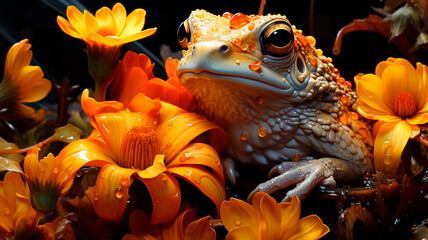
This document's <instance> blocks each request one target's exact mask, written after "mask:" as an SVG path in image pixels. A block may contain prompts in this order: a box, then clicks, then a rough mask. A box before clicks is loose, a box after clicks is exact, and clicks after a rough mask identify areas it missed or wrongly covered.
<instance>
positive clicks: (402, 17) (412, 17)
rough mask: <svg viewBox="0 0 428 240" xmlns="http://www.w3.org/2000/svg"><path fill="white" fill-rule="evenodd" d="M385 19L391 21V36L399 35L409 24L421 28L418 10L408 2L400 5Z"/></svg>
mask: <svg viewBox="0 0 428 240" xmlns="http://www.w3.org/2000/svg"><path fill="white" fill-rule="evenodd" d="M385 20H386V21H391V38H390V39H393V38H394V37H396V36H398V35H400V34H401V33H403V31H404V30H406V28H407V27H408V26H409V24H411V25H413V26H414V27H415V28H416V29H417V30H419V31H420V29H421V16H420V15H419V12H418V11H417V10H416V9H415V8H413V7H412V6H409V5H408V4H406V5H404V6H402V7H401V8H399V9H398V10H397V11H395V12H394V13H393V14H391V15H389V16H388V17H386V18H385Z"/></svg>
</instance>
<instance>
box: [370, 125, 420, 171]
mask: <svg viewBox="0 0 428 240" xmlns="http://www.w3.org/2000/svg"><path fill="white" fill-rule="evenodd" d="M411 132H412V128H411V127H410V125H409V124H408V123H407V122H406V121H405V120H402V121H399V122H395V123H388V122H382V123H381V125H380V126H379V129H378V131H377V135H376V138H375V143H374V166H375V170H376V171H380V172H383V173H384V174H386V175H387V176H389V177H391V176H394V174H395V173H396V172H397V170H398V167H399V165H400V162H401V154H402V152H403V150H404V147H405V146H406V144H407V141H408V140H409V137H410V134H411Z"/></svg>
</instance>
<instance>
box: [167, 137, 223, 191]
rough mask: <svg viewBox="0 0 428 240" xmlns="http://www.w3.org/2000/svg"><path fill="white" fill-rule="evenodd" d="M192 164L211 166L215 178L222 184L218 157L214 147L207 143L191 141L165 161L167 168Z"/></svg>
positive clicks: (221, 170)
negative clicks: (174, 155) (173, 156)
mask: <svg viewBox="0 0 428 240" xmlns="http://www.w3.org/2000/svg"><path fill="white" fill-rule="evenodd" d="M193 164H194V165H202V166H206V167H209V168H211V169H212V170H213V171H214V173H215V174H216V175H217V178H218V179H219V180H220V181H222V183H223V184H224V175H223V167H222V165H221V161H220V157H219V155H218V153H217V152H216V151H215V149H214V148H212V147H211V146H209V145H207V144H204V143H191V144H189V145H188V146H187V147H186V148H185V149H183V150H182V151H181V152H180V153H179V154H178V155H177V156H176V157H175V158H174V159H172V160H171V161H170V162H167V163H166V165H167V166H168V167H169V168H171V167H177V166H186V165H193Z"/></svg>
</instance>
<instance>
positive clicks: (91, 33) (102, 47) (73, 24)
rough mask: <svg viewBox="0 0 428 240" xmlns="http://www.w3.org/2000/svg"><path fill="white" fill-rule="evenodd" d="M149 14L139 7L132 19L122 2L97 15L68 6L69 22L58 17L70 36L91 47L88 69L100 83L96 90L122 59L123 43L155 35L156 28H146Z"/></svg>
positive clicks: (97, 83) (60, 25)
mask: <svg viewBox="0 0 428 240" xmlns="http://www.w3.org/2000/svg"><path fill="white" fill-rule="evenodd" d="M145 17H146V11H145V10H144V9H141V8H138V9H135V10H134V11H132V12H131V13H130V14H129V15H128V16H127V15H126V9H125V7H123V5H122V4H121V3H116V4H115V5H114V6H113V8H112V9H110V8H108V7H102V8H100V9H99V10H98V11H97V12H96V13H95V16H93V15H92V14H90V13H89V12H88V11H86V10H85V11H84V12H83V13H82V12H80V11H79V10H78V9H77V8H76V7H75V6H69V7H67V18H68V21H67V20H66V19H65V18H63V17H61V16H58V17H57V23H58V25H59V27H60V28H61V30H62V31H64V32H65V33H66V34H68V35H70V36H72V37H74V38H79V39H81V40H83V41H85V42H86V45H87V47H88V50H87V54H88V68H89V72H90V74H91V75H92V77H93V78H94V79H95V81H96V85H95V88H96V89H95V91H96V92H98V91H97V90H98V89H97V87H99V84H100V83H101V82H102V81H104V80H106V79H107V77H108V76H109V75H110V73H111V71H112V70H113V68H114V65H115V64H116V61H117V59H118V58H119V57H120V49H121V47H122V45H123V44H125V43H129V42H133V41H137V40H139V39H142V38H145V37H148V36H151V35H153V34H154V33H155V32H156V30H157V29H156V28H150V29H145V30H143V31H142V29H143V27H144V24H145Z"/></svg>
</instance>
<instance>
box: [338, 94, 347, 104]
mask: <svg viewBox="0 0 428 240" xmlns="http://www.w3.org/2000/svg"><path fill="white" fill-rule="evenodd" d="M340 101H342V103H343V104H345V105H346V104H347V103H348V101H349V99H348V97H347V96H345V95H342V96H340Z"/></svg>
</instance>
